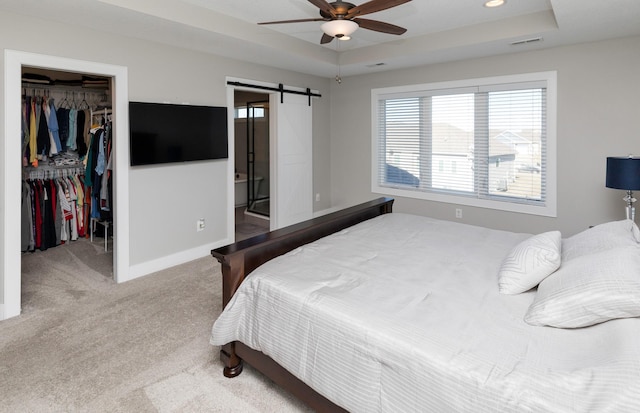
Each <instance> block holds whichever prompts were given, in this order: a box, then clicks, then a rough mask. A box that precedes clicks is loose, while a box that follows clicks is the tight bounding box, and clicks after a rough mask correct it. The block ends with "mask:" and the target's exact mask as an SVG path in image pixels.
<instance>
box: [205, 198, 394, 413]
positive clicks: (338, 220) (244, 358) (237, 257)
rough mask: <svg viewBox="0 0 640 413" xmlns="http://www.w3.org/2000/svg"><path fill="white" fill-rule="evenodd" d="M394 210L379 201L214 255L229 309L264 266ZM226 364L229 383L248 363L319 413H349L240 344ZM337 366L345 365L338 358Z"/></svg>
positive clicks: (389, 202)
mask: <svg viewBox="0 0 640 413" xmlns="http://www.w3.org/2000/svg"><path fill="white" fill-rule="evenodd" d="M392 206H393V199H391V198H378V199H376V200H373V201H369V202H365V203H363V204H359V205H356V206H353V207H350V208H347V209H343V210H341V211H337V212H333V213H331V214H327V215H324V216H321V217H318V218H314V219H311V220H309V221H304V222H301V223H299V224H295V225H292V226H289V227H286V228H282V229H279V230H276V231H272V232H268V233H266V234H262V235H258V236H256V237H253V238H249V239H246V240H243V241H240V242H237V243H235V244H231V245H227V246H225V247H221V248H217V249H214V250H212V251H211V255H213V257H214V258H216V259H217V260H218V261H219V262H220V264H222V304H223V307H225V306H226V305H227V303H229V300H231V297H232V296H233V294H234V293H235V292H236V290H237V289H238V287H239V286H240V284H241V283H242V281H243V280H244V279H245V277H246V276H247V275H248V274H249V273H250V272H251V271H253V270H254V269H256V268H257V267H258V266H260V265H261V264H263V263H265V262H267V261H269V260H270V259H272V258H275V257H277V256H279V255H282V254H285V253H287V252H289V251H291V250H293V249H294V248H297V247H299V246H300V245H304V244H308V243H310V242H313V241H315V240H317V239H320V238H322V237H324V236H327V235H329V234H332V233H334V232H337V231H340V230H342V229H344V228H347V227H350V226H352V225H355V224H357V223H359V222H362V221H366V220H368V219H371V218H374V217H376V216H378V215H382V214H386V213H390V212H391V208H392ZM337 357H338V355H336V358H337ZM220 359H221V360H222V362H223V363H224V370H223V374H224V375H225V376H226V377H236V376H237V375H239V374H240V373H241V372H242V366H243V362H246V363H248V364H249V365H251V366H252V367H254V368H255V369H256V370H258V371H260V372H261V373H262V374H264V375H265V376H267V377H268V378H270V379H271V380H273V381H274V382H275V383H276V384H278V385H279V386H280V387H282V388H284V389H286V390H288V391H289V392H291V393H292V394H293V395H294V396H296V397H298V398H299V399H300V400H302V401H303V402H304V403H305V404H307V405H308V406H309V407H311V408H312V409H314V410H316V411H318V412H345V411H346V410H344V409H342V408H341V407H339V406H337V405H335V404H334V403H332V402H331V401H330V400H328V399H326V398H325V397H324V396H322V395H320V394H319V393H317V392H316V391H315V390H313V389H312V388H311V387H309V386H307V385H306V384H305V383H303V382H302V381H301V380H299V379H298V378H296V377H295V376H294V375H292V374H291V373H289V372H288V371H287V370H286V369H284V368H283V367H282V366H280V365H279V364H278V363H276V362H275V361H273V359H271V358H270V357H268V356H266V355H265V354H263V353H261V352H259V351H256V350H253V349H251V348H250V347H248V346H246V345H245V344H243V343H241V342H238V341H234V342H231V343H228V344H225V345H224V346H222V348H221V349H220ZM336 363H340V360H339V359H338V358H337V359H336ZM345 368H348V367H347V366H345Z"/></svg>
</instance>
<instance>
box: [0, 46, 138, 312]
mask: <svg viewBox="0 0 640 413" xmlns="http://www.w3.org/2000/svg"><path fill="white" fill-rule="evenodd" d="M23 66H28V67H34V68H41V69H45V70H46V69H50V70H59V71H70V72H78V73H84V74H87V75H96V76H103V77H109V78H112V79H113V80H112V86H113V87H112V91H111V93H112V96H114V99H113V110H114V113H117V117H115V116H114V119H113V128H114V135H115V136H117V137H118V140H117V142H114V145H113V151H114V170H115V171H116V173H114V177H113V179H114V182H113V201H114V205H116V209H115V210H114V211H113V215H114V217H113V218H114V228H113V230H114V234H115V235H116V238H115V240H114V241H115V242H114V243H113V277H114V279H115V280H116V282H123V281H127V280H129V279H130V274H129V212H128V208H122V207H120V208H118V207H117V206H118V205H120V206H125V205H128V203H129V184H128V183H129V178H128V174H129V151H128V147H129V134H128V124H129V109H128V80H127V68H126V67H123V66H115V65H109V64H103V63H96V62H89V61H82V60H76V59H69V58H62V57H57V56H48V55H40V54H34V53H27V52H20V51H14V50H5V59H4V73H5V84H4V86H5V90H4V103H5V105H4V114H5V133H4V136H3V140H4V142H2V147H3V162H4V165H5V174H4V182H3V184H4V189H5V192H4V197H3V199H2V206H3V208H1V209H2V215H1V216H0V219H1V220H2V222H1V224H2V225H0V228H2V229H3V232H2V249H3V250H2V254H0V257H2V263H1V264H2V283H3V288H2V293H3V297H2V298H3V301H2V304H1V307H0V319H6V318H10V317H14V316H17V315H19V314H20V309H21V252H20V247H19V246H20V244H21V230H20V220H17V219H15V217H19V216H20V215H21V174H22V164H21V161H20V158H18V156H17V154H18V153H20V152H21V147H20V145H21V144H20V141H19V140H18V139H12V138H11V137H13V136H20V135H21V118H22V116H21V108H20V104H19V102H20V96H21V85H22V82H21V80H22V67H23Z"/></svg>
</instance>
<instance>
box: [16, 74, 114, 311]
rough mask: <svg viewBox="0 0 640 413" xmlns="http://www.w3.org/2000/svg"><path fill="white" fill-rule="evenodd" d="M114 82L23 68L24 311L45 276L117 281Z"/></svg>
mask: <svg viewBox="0 0 640 413" xmlns="http://www.w3.org/2000/svg"><path fill="white" fill-rule="evenodd" d="M112 82H113V78H112V77H107V76H93V75H87V74H82V73H74V72H68V71H60V70H52V69H43V68H38V67H30V66H24V65H23V66H22V85H21V86H22V89H21V91H22V95H21V105H22V107H21V114H22V122H21V123H22V128H21V131H22V148H21V149H22V159H21V162H22V184H21V189H22V202H21V207H22V209H21V223H20V228H21V237H20V238H21V252H22V256H21V261H22V263H21V264H22V265H21V268H22V270H21V278H22V280H23V282H22V284H23V286H22V287H23V291H22V301H23V307H29V301H30V300H29V298H30V297H31V296H33V295H36V294H38V295H41V294H46V291H45V292H43V291H37V289H38V288H41V280H42V279H43V277H46V275H47V274H46V273H47V272H52V271H58V272H60V271H62V272H63V273H64V274H65V276H66V278H67V280H69V282H70V283H74V282H75V281H77V280H74V281H71V280H70V277H69V276H72V277H76V276H77V277H78V278H82V277H85V276H91V275H93V276H94V277H96V278H97V279H99V278H100V276H103V277H105V278H109V279H113V278H114V254H113V250H114V248H113V245H114V244H113V234H114V232H113V228H114V225H113V224H114V210H115V205H114V202H113V200H114V197H113V179H112V177H113V171H114V163H113V162H112V155H113V151H112V148H113V145H112V143H113V139H114V138H115V137H114V135H115V134H114V131H113V128H112V121H113V116H114V111H113V109H112V91H113V86H112ZM50 275H52V274H50ZM52 277H53V275H52ZM56 279H58V278H57V277H56ZM80 283H82V281H80Z"/></svg>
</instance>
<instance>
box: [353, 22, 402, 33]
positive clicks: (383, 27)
mask: <svg viewBox="0 0 640 413" xmlns="http://www.w3.org/2000/svg"><path fill="white" fill-rule="evenodd" d="M353 21H354V22H356V23H358V26H360V27H362V28H363V29H369V30H373V31H376V32H381V33H388V34H403V33H405V32H406V31H407V29H405V28H404V27H400V26H396V25H395V24H391V23H385V22H380V21H377V20H369V19H353Z"/></svg>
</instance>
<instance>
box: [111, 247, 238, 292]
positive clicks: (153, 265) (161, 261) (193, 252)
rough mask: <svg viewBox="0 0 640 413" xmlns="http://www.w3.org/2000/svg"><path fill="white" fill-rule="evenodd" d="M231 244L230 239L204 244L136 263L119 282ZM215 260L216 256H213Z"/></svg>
mask: <svg viewBox="0 0 640 413" xmlns="http://www.w3.org/2000/svg"><path fill="white" fill-rule="evenodd" d="M228 244H231V241H230V240H223V241H218V242H216V243H212V244H208V245H202V246H200V247H197V248H193V249H190V250H186V251H181V252H178V253H175V254H171V255H167V256H165V257H162V258H158V259H155V260H151V261H147V262H143V263H140V264H135V265H132V266H130V267H129V274H128V276H125V277H119V279H118V282H119V283H121V282H125V281H131V280H133V279H136V278H139V277H142V276H145V275H148V274H151V273H154V272H157V271H162V270H164V269H167V268H170V267H175V266H176V265H180V264H184V263H186V262H189V261H193V260H197V259H199V258H202V257H206V256H208V255H210V254H211V250H212V249H215V248H219V247H222V246H225V245H228ZM211 259H212V260H213V259H214V258H213V257H211Z"/></svg>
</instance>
